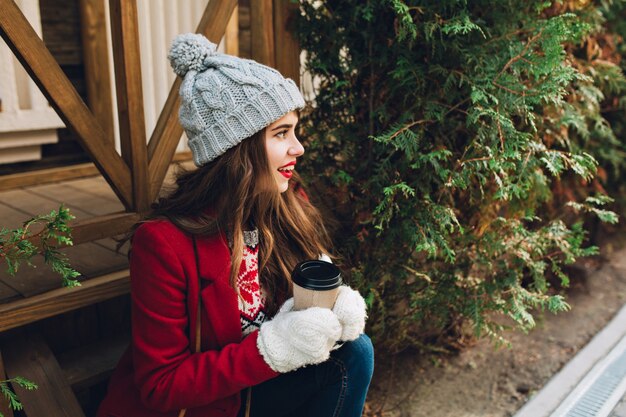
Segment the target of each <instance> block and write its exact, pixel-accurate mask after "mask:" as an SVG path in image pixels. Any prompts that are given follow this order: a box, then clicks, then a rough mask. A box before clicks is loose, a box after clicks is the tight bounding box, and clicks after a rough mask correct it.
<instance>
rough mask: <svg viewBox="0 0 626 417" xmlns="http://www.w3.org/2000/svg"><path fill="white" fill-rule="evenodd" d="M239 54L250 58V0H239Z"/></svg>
mask: <svg viewBox="0 0 626 417" xmlns="http://www.w3.org/2000/svg"><path fill="white" fill-rule="evenodd" d="M237 7H238V8H239V34H238V35H239V56H240V57H241V58H247V59H252V37H251V36H250V0H239V4H238V6H237Z"/></svg>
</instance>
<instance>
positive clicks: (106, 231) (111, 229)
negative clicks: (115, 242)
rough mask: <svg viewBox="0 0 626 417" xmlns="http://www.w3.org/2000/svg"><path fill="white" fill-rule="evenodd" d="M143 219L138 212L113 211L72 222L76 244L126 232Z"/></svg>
mask: <svg viewBox="0 0 626 417" xmlns="http://www.w3.org/2000/svg"><path fill="white" fill-rule="evenodd" d="M140 219H141V215H140V214H138V213H111V214H107V215H105V216H98V217H93V218H91V219H89V220H82V221H77V222H70V227H71V228H72V241H73V242H74V246H76V245H80V244H81V243H86V242H92V241H94V240H98V239H105V238H107V237H113V236H117V235H120V234H123V233H126V232H128V231H129V230H130V228H131V227H132V226H133V225H134V224H135V223H137V222H138V221H139V220H140Z"/></svg>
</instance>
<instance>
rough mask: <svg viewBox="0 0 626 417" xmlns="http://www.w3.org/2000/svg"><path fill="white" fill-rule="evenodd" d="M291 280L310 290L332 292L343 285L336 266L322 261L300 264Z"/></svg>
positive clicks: (292, 274) (294, 270)
mask: <svg viewBox="0 0 626 417" xmlns="http://www.w3.org/2000/svg"><path fill="white" fill-rule="evenodd" d="M291 280H292V281H293V282H294V283H295V284H297V285H299V286H301V287H302V288H306V289H309V290H316V291H325V290H332V289H335V288H337V287H338V286H340V285H341V282H342V281H341V271H340V270H339V268H337V267H336V266H335V265H334V264H331V263H330V262H326V261H320V260H310V261H303V262H300V263H299V264H298V265H296V267H295V268H294V269H293V272H292V273H291Z"/></svg>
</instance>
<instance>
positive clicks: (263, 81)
mask: <svg viewBox="0 0 626 417" xmlns="http://www.w3.org/2000/svg"><path fill="white" fill-rule="evenodd" d="M168 58H169V60H170V64H171V65H172V68H173V69H174V72H175V73H176V74H177V75H179V76H181V77H183V82H182V84H181V86H180V98H181V106H180V111H179V114H178V116H179V119H180V124H181V125H182V126H183V128H184V129H185V132H186V133H187V137H188V138H189V147H190V148H191V152H192V153H193V160H194V163H195V164H196V166H202V165H204V164H206V163H208V162H211V161H212V160H214V159H215V158H217V157H218V156H220V155H222V154H223V153H224V152H226V151H227V150H228V149H230V148H232V147H234V146H236V145H238V144H239V143H241V141H243V140H244V139H246V138H248V137H250V136H252V135H253V134H255V133H256V132H258V131H260V130H262V129H263V128H265V127H267V126H268V125H270V124H271V123H273V122H275V121H276V120H278V119H280V118H281V117H282V116H284V115H285V114H287V113H289V112H290V111H293V110H296V109H301V108H303V107H304V99H303V98H302V94H300V90H299V89H298V87H297V86H296V84H295V83H294V82H293V80H290V79H287V78H284V77H283V76H282V75H281V74H280V73H279V72H278V71H276V70H275V69H273V68H270V67H267V66H265V65H262V64H259V63H258V62H256V61H252V60H249V59H242V58H237V57H235V56H232V55H226V54H221V53H218V52H217V46H216V45H215V44H214V43H212V42H210V41H209V40H208V39H207V38H205V37H204V36H202V35H198V34H193V33H186V34H183V35H178V36H177V37H176V38H175V39H174V41H173V43H172V46H171V48H170V51H169V54H168Z"/></svg>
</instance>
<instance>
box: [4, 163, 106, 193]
mask: <svg viewBox="0 0 626 417" xmlns="http://www.w3.org/2000/svg"><path fill="white" fill-rule="evenodd" d="M98 174H99V172H98V168H96V166H95V165H94V164H93V163H91V162H89V163H85V164H78V165H72V166H69V167H60V168H49V169H41V170H38V171H32V172H20V173H17V174H9V175H2V176H0V191H5V190H12V189H15V188H19V187H28V186H30V185H41V184H48V183H52V182H58V181H63V180H67V179H73V178H81V177H89V176H93V175H98Z"/></svg>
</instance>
